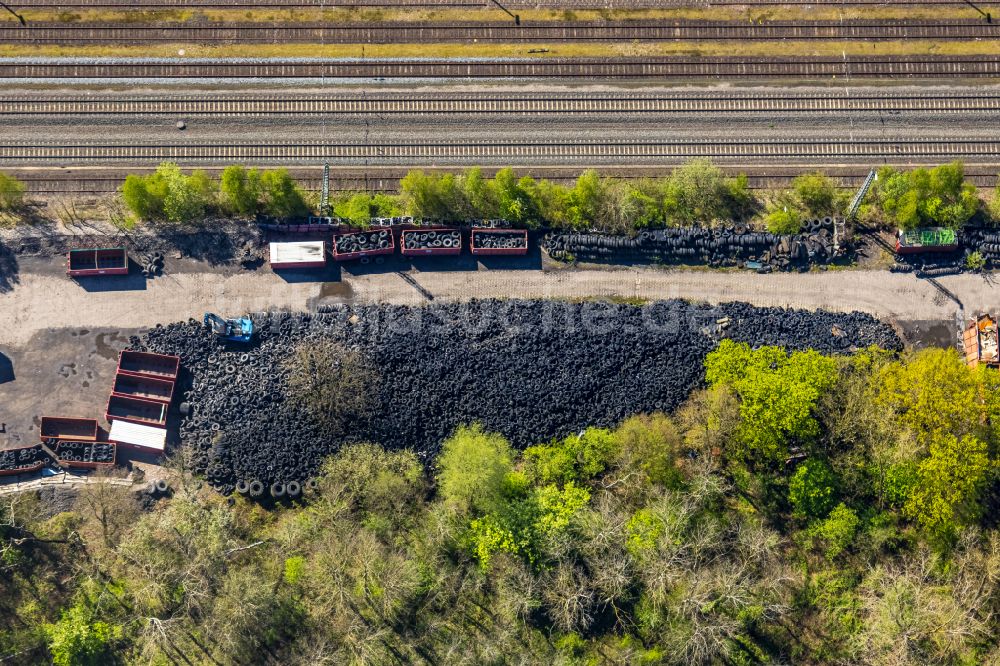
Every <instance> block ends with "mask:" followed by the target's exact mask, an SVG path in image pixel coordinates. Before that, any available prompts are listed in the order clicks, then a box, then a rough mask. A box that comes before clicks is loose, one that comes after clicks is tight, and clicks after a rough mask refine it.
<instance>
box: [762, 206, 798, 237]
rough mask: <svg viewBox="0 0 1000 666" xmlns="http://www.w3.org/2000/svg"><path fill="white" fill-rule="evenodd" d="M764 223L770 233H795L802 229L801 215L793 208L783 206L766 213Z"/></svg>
mask: <svg viewBox="0 0 1000 666" xmlns="http://www.w3.org/2000/svg"><path fill="white" fill-rule="evenodd" d="M766 224H767V230H768V231H770V232H771V233H772V234H797V233H799V232H800V231H802V216H801V215H799V213H798V211H796V210H794V209H789V208H783V209H781V210H774V211H771V212H770V213H768V215H767V219H766Z"/></svg>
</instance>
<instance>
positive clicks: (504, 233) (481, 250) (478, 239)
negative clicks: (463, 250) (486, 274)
mask: <svg viewBox="0 0 1000 666" xmlns="http://www.w3.org/2000/svg"><path fill="white" fill-rule="evenodd" d="M490 237H497V238H510V239H512V240H514V241H515V243H514V244H515V245H516V247H481V246H482V245H483V244H484V243H483V242H482V239H484V238H490ZM469 250H470V251H471V252H472V254H477V255H525V254H528V230H527V229H473V230H472V237H471V239H470V243H469Z"/></svg>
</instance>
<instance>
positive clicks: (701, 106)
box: [0, 91, 1000, 118]
mask: <svg viewBox="0 0 1000 666" xmlns="http://www.w3.org/2000/svg"><path fill="white" fill-rule="evenodd" d="M853 112H879V113H902V112H908V113H911V112H912V113H931V114H956V113H962V114H968V113H983V114H993V113H997V112H1000V94H997V93H989V92H985V91H984V92H983V93H980V94H964V93H959V94H956V93H955V92H954V91H949V92H929V93H927V94H922V95H914V94H906V95H896V94H892V93H880V94H868V93H861V94H854V95H846V94H844V93H843V92H840V91H835V92H828V93H821V94H817V93H810V94H761V93H756V92H753V91H748V92H741V91H733V92H727V93H724V94H695V93H691V92H685V93H677V94H657V95H644V94H636V93H632V92H625V91H623V92H621V93H615V94H610V93H598V94H581V93H567V94H562V95H554V94H546V95H535V96H531V95H524V94H518V93H514V94H507V95H498V94H497V93H487V94H462V95H457V96H443V95H440V94H433V95H427V94H422V93H397V94H388V93H379V94H375V95H372V96H368V95H364V96H361V95H358V94H356V93H355V94H341V95H331V94H316V95H302V94H289V95H264V96H256V95H246V94H239V93H236V94H227V95H224V96H220V95H211V96H193V95H192V96H177V97H174V96H170V97H166V96H146V95H138V96H129V97H127V98H124V97H110V96H108V97H96V96H87V97H85V98H82V97H80V96H77V95H74V96H56V97H52V96H38V97H31V96H25V95H17V96H0V118H3V117H10V116H26V117H37V116H74V117H75V116H93V117H102V116H123V117H129V116H183V117H198V116H206V117H246V116H252V117H267V116H296V115H298V116H309V115H345V116H368V115H373V116H441V115H501V116H511V115H514V116H531V115H585V114H594V115H596V114H640V115H647V114H667V113H669V114H775V113H811V114H837V113H853Z"/></svg>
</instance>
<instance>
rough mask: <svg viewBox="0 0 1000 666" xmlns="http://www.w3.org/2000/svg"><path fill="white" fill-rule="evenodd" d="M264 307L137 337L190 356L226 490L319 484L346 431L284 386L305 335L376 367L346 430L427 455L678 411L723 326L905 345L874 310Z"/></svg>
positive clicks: (199, 431)
mask: <svg viewBox="0 0 1000 666" xmlns="http://www.w3.org/2000/svg"><path fill="white" fill-rule="evenodd" d="M253 319H254V324H255V327H256V334H255V340H254V342H253V343H252V344H250V345H247V346H245V347H239V346H231V345H228V346H227V345H226V344H224V343H221V342H220V341H219V340H218V339H217V338H215V337H214V336H212V335H211V334H210V333H208V332H207V331H205V330H204V329H203V327H202V326H201V325H200V324H199V323H198V322H196V321H194V320H190V321H189V322H188V323H178V324H171V325H168V326H162V327H157V328H155V329H152V330H151V331H149V332H148V333H147V334H146V335H145V336H143V338H142V339H139V338H133V339H132V341H131V342H132V348H134V349H138V350H149V351H154V352H160V353H169V354H179V355H180V356H181V359H182V367H183V368H184V369H185V371H186V372H185V373H184V374H183V375H182V377H181V385H180V386H179V391H180V392H181V393H182V394H183V400H184V403H185V404H183V405H182V409H181V411H182V413H186V416H185V417H184V418H183V420H182V422H181V425H180V436H181V441H182V443H183V445H184V446H185V447H186V449H187V451H188V453H189V454H190V456H191V463H192V465H193V466H194V469H195V470H196V471H198V472H199V473H201V474H204V475H205V476H206V477H207V479H208V480H209V481H210V482H211V483H212V484H213V485H214V486H215V487H216V488H218V489H220V490H222V491H223V492H226V493H229V492H234V491H238V492H242V493H245V494H247V495H248V496H251V497H269V496H270V497H294V496H297V495H298V494H300V493H304V492H307V491H308V489H309V485H308V484H309V481H308V480H309V479H310V478H312V477H313V476H314V475H315V474H316V472H317V469H318V467H319V465H320V462H321V461H322V459H323V458H324V457H325V456H327V455H329V454H330V453H332V452H334V451H336V450H337V449H338V448H339V447H340V446H341V445H342V444H343V443H344V441H331V440H330V439H329V438H327V437H324V436H323V435H322V434H321V433H322V430H321V428H320V427H319V426H318V425H317V424H316V423H314V422H313V420H312V419H311V417H310V416H309V415H308V414H306V413H304V412H303V411H302V410H301V409H299V408H298V407H296V406H294V405H293V404H292V402H291V401H286V399H285V395H286V394H285V390H286V389H285V387H286V378H287V376H288V375H287V373H288V371H287V370H286V369H285V368H284V367H283V363H282V361H283V360H284V359H285V358H286V357H287V356H288V355H289V354H291V353H292V350H293V349H294V348H295V345H298V344H311V343H315V342H317V341H319V340H323V339H332V340H335V341H338V342H340V343H342V344H344V345H345V346H347V347H349V348H353V349H356V350H359V351H360V352H361V353H362V355H363V356H365V357H367V358H368V359H369V360H370V362H371V365H372V366H373V367H374V368H376V369H377V371H378V374H379V379H378V382H377V386H376V387H374V388H373V389H372V393H371V395H370V400H371V402H372V408H373V409H372V411H373V413H374V417H373V418H372V419H371V420H370V422H369V425H368V426H366V427H364V428H362V429H360V430H359V431H357V432H352V434H351V436H350V437H349V438H347V440H345V441H373V442H378V443H380V444H382V445H384V446H387V447H391V448H412V449H414V450H416V451H417V452H418V454H419V455H420V456H422V457H423V458H424V459H425V460H428V461H430V460H431V459H432V458H433V456H434V455H435V454H436V453H437V451H438V449H439V447H440V445H441V442H442V440H443V439H445V438H446V437H447V436H448V435H449V434H450V433H451V432H452V431H453V430H454V429H455V427H456V426H458V425H460V424H463V423H470V422H473V421H479V422H481V423H482V424H483V425H484V426H485V427H486V428H487V429H490V430H495V431H498V432H501V433H503V434H504V435H505V436H507V437H508V438H509V439H510V440H511V441H512V442H513V443H514V444H516V445H518V446H525V445H529V444H532V443H537V442H542V441H546V440H548V439H549V438H551V437H557V436H564V435H566V434H569V433H573V432H577V431H579V430H581V429H583V428H586V427H587V426H591V425H596V426H610V425H613V424H615V423H617V422H618V421H620V420H621V419H623V418H625V417H627V416H629V415H630V414H635V413H639V412H648V411H653V410H672V409H674V408H675V407H677V406H678V405H679V404H680V403H681V402H682V401H683V400H684V399H685V398H686V397H687V396H688V394H689V393H690V391H691V390H692V389H694V388H696V387H697V386H699V385H700V384H701V383H702V381H703V361H704V357H705V355H706V354H707V353H708V352H709V351H710V350H711V349H713V348H714V347H715V345H716V344H717V343H718V340H719V339H720V338H721V337H731V338H734V339H737V340H745V341H748V342H750V343H752V344H754V345H763V344H776V345H784V346H786V347H789V348H793V349H801V348H815V349H819V350H822V351H827V352H833V351H848V350H850V349H853V348H857V347H865V346H868V345H873V344H874V345H879V346H882V347H885V348H889V349H896V348H898V347H899V341H898V339H897V338H896V336H895V334H894V333H893V331H892V329H891V328H890V327H889V326H887V325H885V324H882V323H880V322H879V321H877V320H875V319H873V318H872V317H870V316H868V315H864V314H858V313H853V314H835V313H825V312H820V313H811V312H805V311H793V310H782V309H776V308H766V309H760V308H754V307H751V306H749V305H745V304H739V303H736V304H728V305H723V306H719V307H708V306H694V305H691V304H688V303H685V302H682V301H662V302H657V303H653V304H650V305H647V306H643V307H636V306H629V305H622V304H609V303H591V302H587V303H565V302H556V301H514V300H512V301H473V302H471V303H466V304H442V305H430V306H427V307H424V308H410V307H403V306H376V305H371V306H354V307H351V306H338V307H334V308H331V309H329V310H328V311H325V312H320V313H318V314H289V313H273V314H267V315H255V316H254V317H253Z"/></svg>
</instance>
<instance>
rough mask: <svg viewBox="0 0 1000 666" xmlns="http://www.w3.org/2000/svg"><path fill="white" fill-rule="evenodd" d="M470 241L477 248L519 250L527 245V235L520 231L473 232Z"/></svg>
mask: <svg viewBox="0 0 1000 666" xmlns="http://www.w3.org/2000/svg"><path fill="white" fill-rule="evenodd" d="M472 241H473V243H472V247H473V248H475V249H477V250H521V249H524V248H526V247H528V237H527V235H526V234H525V233H524V232H521V231H510V232H504V231H493V232H490V233H488V234H474V235H473V236H472Z"/></svg>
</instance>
